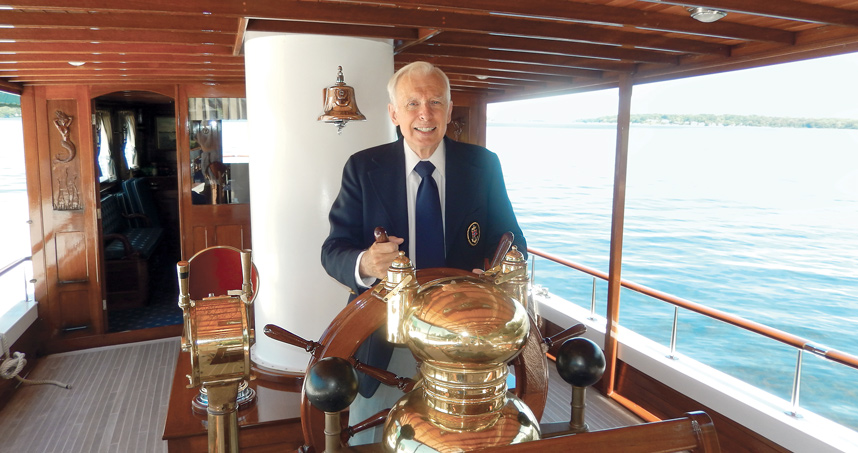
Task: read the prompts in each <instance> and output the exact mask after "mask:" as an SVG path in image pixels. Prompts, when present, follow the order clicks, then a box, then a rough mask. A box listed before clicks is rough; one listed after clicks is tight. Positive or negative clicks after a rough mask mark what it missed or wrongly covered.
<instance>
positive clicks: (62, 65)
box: [0, 60, 244, 75]
mask: <svg viewBox="0 0 858 453" xmlns="http://www.w3.org/2000/svg"><path fill="white" fill-rule="evenodd" d="M72 61H74V60H72ZM200 66H201V65H199V64H193V63H192V64H188V65H185V66H181V67H183V68H188V70H189V71H194V72H198V71H199V70H200V69H199V68H200ZM82 68H86V69H89V70H95V69H101V70H105V69H154V70H167V71H169V70H173V69H175V68H177V66H176V64H175V63H149V62H131V63H129V62H118V61H115V62H98V63H93V62H90V63H86V64H85V65H83V66H79V67H77V68H75V67H73V66H70V65H69V63H68V61H59V62H58V61H53V62H44V61H38V62H31V63H16V64H14V65H12V64H6V63H0V75H2V73H8V72H14V71H19V72H23V71H30V70H33V71H77V70H78V69H82ZM205 68H206V69H207V70H214V71H218V72H221V71H223V72H235V73H241V74H244V65H239V64H207V65H205Z"/></svg>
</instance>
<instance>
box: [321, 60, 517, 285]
mask: <svg viewBox="0 0 858 453" xmlns="http://www.w3.org/2000/svg"><path fill="white" fill-rule="evenodd" d="M388 94H389V96H390V105H388V112H389V114H390V119H391V121H393V124H395V125H397V126H399V129H400V130H401V133H402V138H400V139H399V140H397V141H395V142H393V143H388V144H385V145H381V146H376V147H374V148H369V149H366V150H363V151H360V152H358V153H356V154H354V155H352V156H351V157H350V158H349V160H348V162H347V163H346V166H345V169H344V170H343V179H342V185H341V188H340V193H339V195H338V197H337V199H336V201H335V202H334V204H333V206H332V207H331V212H330V216H329V219H330V222H331V232H330V235H329V236H328V238H327V240H325V242H324V244H323V245H322V265H323V266H324V267H325V270H326V271H327V272H328V274H330V275H331V276H332V277H334V278H335V279H337V280H338V281H339V282H341V283H342V284H344V285H346V286H348V287H349V288H350V289H351V290H352V298H353V297H354V296H355V295H357V294H359V293H361V292H363V291H364V290H366V289H367V288H368V287H370V286H371V285H372V284H374V283H375V282H376V280H377V279H381V278H384V277H385V276H386V275H387V274H386V273H387V268H388V267H389V266H390V263H391V262H392V261H393V259H394V258H395V257H396V256H397V253H398V251H399V250H400V248H401V249H402V250H404V251H405V252H406V254H407V255H408V257H409V258H411V259H412V261H413V262H414V263H415V266H416V267H417V268H418V269H419V268H428V267H454V268H459V269H465V270H472V269H482V268H483V267H484V263H485V260H486V259H490V258H491V255H492V254H493V253H494V250H495V248H496V246H497V244H498V242H499V240H500V238H501V236H502V235H503V234H504V233H505V232H507V231H510V232H512V233H513V234H514V235H515V245H517V246H518V249H519V250H522V251H524V250H526V243H525V240H524V236H523V235H522V233H521V229H520V228H519V226H518V222H517V221H516V218H515V214H514V213H513V210H512V205H511V204H510V201H509V198H508V196H507V193H506V187H505V185H504V180H503V174H502V172H501V166H500V161H499V160H498V158H497V156H496V155H495V154H494V153H492V152H490V151H488V150H487V149H485V148H482V147H479V146H474V145H469V144H465V143H459V142H456V141H453V140H451V139H449V138H447V137H445V134H446V131H447V123H449V122H450V120H451V116H452V112H453V104H452V102H451V101H450V81H449V79H448V78H447V76H446V75H445V74H444V73H443V72H442V71H441V70H440V69H438V68H436V67H434V66H432V65H431V64H429V63H426V62H415V63H411V64H409V65H407V66H405V67H403V68H402V69H400V70H399V71H397V72H396V74H394V75H393V77H391V79H390V82H389V83H388ZM425 162H428V163H431V166H429V165H427V164H426V163H425ZM423 167H426V168H425V169H424V168H423ZM421 172H423V173H428V175H429V176H430V177H431V180H429V179H427V180H426V183H425V184H424V185H425V186H426V187H424V189H426V190H422V189H421V183H423V179H424V178H423V177H422V176H421ZM430 191H432V194H431V196H429V197H428V198H432V199H434V200H435V201H434V202H432V201H430V202H429V206H431V205H432V204H433V203H435V204H436V206H437V204H438V203H439V204H440V213H437V214H436V213H431V212H430V213H429V214H427V212H428V211H431V210H432V208H431V207H429V208H426V207H424V205H423V204H422V201H423V200H425V199H426V198H427V197H426V196H424V193H428V192H430ZM433 222H435V223H436V224H437V226H435V227H433V226H432V223H433ZM379 226H380V227H384V228H385V230H387V233H388V235H389V239H390V241H389V242H387V243H375V237H374V235H373V231H374V229H375V228H376V227H379ZM423 230H429V231H423ZM427 238H430V240H428V241H426V240H425V239H427ZM421 239H424V241H423V242H428V244H421ZM433 240H434V241H435V242H434V243H433V242H432V241H433ZM421 247H422V248H421Z"/></svg>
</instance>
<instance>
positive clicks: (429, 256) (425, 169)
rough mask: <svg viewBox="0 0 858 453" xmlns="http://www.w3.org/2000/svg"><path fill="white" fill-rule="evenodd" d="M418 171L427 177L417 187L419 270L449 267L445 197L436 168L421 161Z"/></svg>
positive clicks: (417, 260) (421, 175)
mask: <svg viewBox="0 0 858 453" xmlns="http://www.w3.org/2000/svg"><path fill="white" fill-rule="evenodd" d="M414 171H416V172H417V174H418V175H420V177H421V178H423V180H422V181H420V186H419V187H418V188H417V211H416V215H415V221H416V222H417V224H416V225H415V234H416V235H417V237H416V238H415V240H416V241H417V242H415V250H414V251H415V254H416V255H417V257H416V258H417V259H416V266H417V268H418V269H428V268H431V267H446V263H445V260H444V225H443V223H442V221H441V198H440V197H439V196H438V185H437V184H436V183H435V178H433V177H432V172H433V171H435V166H434V165H432V162H429V161H428V160H424V161H420V162H419V163H418V164H417V166H416V167H414Z"/></svg>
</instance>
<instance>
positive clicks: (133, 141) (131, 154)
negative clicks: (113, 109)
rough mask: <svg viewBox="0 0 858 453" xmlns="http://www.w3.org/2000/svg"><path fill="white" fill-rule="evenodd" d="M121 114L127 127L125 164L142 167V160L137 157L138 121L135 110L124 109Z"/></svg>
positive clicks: (131, 166)
mask: <svg viewBox="0 0 858 453" xmlns="http://www.w3.org/2000/svg"><path fill="white" fill-rule="evenodd" d="M119 116H120V118H122V119H121V121H122V123H123V126H124V129H125V153H124V154H125V166H126V167H127V168H128V169H129V170H131V169H137V168H140V162H139V160H138V157H137V121H136V120H135V119H134V112H132V111H122V112H119Z"/></svg>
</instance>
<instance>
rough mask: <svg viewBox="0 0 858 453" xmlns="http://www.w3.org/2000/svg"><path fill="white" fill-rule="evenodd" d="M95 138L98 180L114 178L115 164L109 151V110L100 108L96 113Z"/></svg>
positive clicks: (105, 180)
mask: <svg viewBox="0 0 858 453" xmlns="http://www.w3.org/2000/svg"><path fill="white" fill-rule="evenodd" d="M96 118H97V121H96V125H95V127H96V132H97V134H96V140H97V146H96V149H97V150H98V157H97V160H98V182H107V181H113V180H115V179H116V165H114V163H113V158H112V156H111V153H110V141H111V140H110V139H111V137H113V127H112V125H111V121H110V112H106V111H103V110H100V111H98V112H97V113H96Z"/></svg>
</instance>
